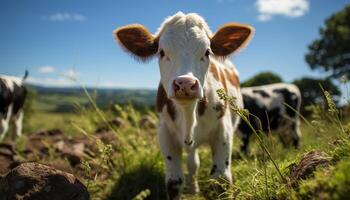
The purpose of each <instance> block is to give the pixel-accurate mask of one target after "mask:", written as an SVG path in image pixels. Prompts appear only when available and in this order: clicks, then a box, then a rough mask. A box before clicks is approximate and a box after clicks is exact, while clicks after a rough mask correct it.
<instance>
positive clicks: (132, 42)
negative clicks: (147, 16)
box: [113, 24, 158, 60]
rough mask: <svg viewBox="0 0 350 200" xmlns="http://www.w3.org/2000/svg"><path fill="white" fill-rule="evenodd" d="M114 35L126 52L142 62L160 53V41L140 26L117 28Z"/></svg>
mask: <svg viewBox="0 0 350 200" xmlns="http://www.w3.org/2000/svg"><path fill="white" fill-rule="evenodd" d="M113 35H114V37H115V38H116V40H117V41H118V43H119V44H120V45H121V46H122V47H123V48H124V49H125V50H126V51H128V52H130V53H131V54H132V55H134V56H136V58H139V59H141V60H146V59H147V58H150V57H151V56H153V55H155V54H156V53H157V51H158V39H157V38H155V37H154V36H153V35H152V34H151V33H150V32H149V31H148V30H147V28H146V27H144V26H142V25H140V24H132V25H128V26H123V27H120V28H117V29H116V30H114V32H113Z"/></svg>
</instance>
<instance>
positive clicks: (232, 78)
mask: <svg viewBox="0 0 350 200" xmlns="http://www.w3.org/2000/svg"><path fill="white" fill-rule="evenodd" d="M225 74H226V79H227V80H228V82H229V83H230V84H231V85H233V86H234V87H235V88H237V89H238V88H239V87H240V86H239V78H238V76H237V74H236V73H235V72H234V71H233V70H232V69H231V68H225Z"/></svg>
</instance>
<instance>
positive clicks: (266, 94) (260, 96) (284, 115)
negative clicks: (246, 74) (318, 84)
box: [238, 83, 301, 153]
mask: <svg viewBox="0 0 350 200" xmlns="http://www.w3.org/2000/svg"><path fill="white" fill-rule="evenodd" d="M242 95H243V102H244V107H245V108H246V109H247V110H249V112H250V114H251V115H250V116H249V122H250V124H251V125H252V126H253V127H254V129H256V130H262V131H263V132H265V133H269V132H270V131H275V132H277V133H278V135H279V136H280V140H281V141H282V143H283V145H284V146H288V145H289V144H290V143H291V142H292V144H293V145H294V147H295V148H297V147H299V143H300V137H301V133H300V130H299V124H300V122H299V116H298V115H297V113H296V112H295V111H297V112H299V110H300V104H301V95H300V91H299V89H298V87H297V86H295V85H293V84H288V83H276V84H270V85H263V86H256V87H246V88H242ZM284 103H286V104H288V105H289V106H290V107H292V108H293V109H294V110H293V109H290V108H289V107H288V106H285V105H284ZM238 129H239V132H240V135H241V137H242V141H243V145H242V147H241V150H242V151H243V152H245V153H247V150H248V145H249V139H250V136H251V135H252V134H253V132H252V130H251V128H250V127H249V126H248V125H247V124H246V123H245V122H244V121H241V122H240V124H239V126H238Z"/></svg>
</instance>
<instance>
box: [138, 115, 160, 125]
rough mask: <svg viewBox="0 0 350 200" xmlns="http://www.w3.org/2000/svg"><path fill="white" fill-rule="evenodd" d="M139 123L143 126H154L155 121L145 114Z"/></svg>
mask: <svg viewBox="0 0 350 200" xmlns="http://www.w3.org/2000/svg"><path fill="white" fill-rule="evenodd" d="M139 125H140V127H144V128H156V121H155V120H154V119H153V118H152V117H151V116H148V115H145V116H143V117H142V118H141V119H140V122H139Z"/></svg>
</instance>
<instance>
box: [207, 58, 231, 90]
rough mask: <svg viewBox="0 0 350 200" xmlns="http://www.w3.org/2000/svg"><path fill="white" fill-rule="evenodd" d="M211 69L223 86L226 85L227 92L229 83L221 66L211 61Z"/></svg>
mask: <svg viewBox="0 0 350 200" xmlns="http://www.w3.org/2000/svg"><path fill="white" fill-rule="evenodd" d="M209 71H210V73H212V74H213V76H214V78H215V79H216V80H217V81H219V82H220V83H221V84H222V87H224V89H225V92H227V84H226V80H225V74H224V72H223V71H222V70H221V69H220V68H218V67H217V66H216V65H215V64H214V63H211V65H210V69H209Z"/></svg>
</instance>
